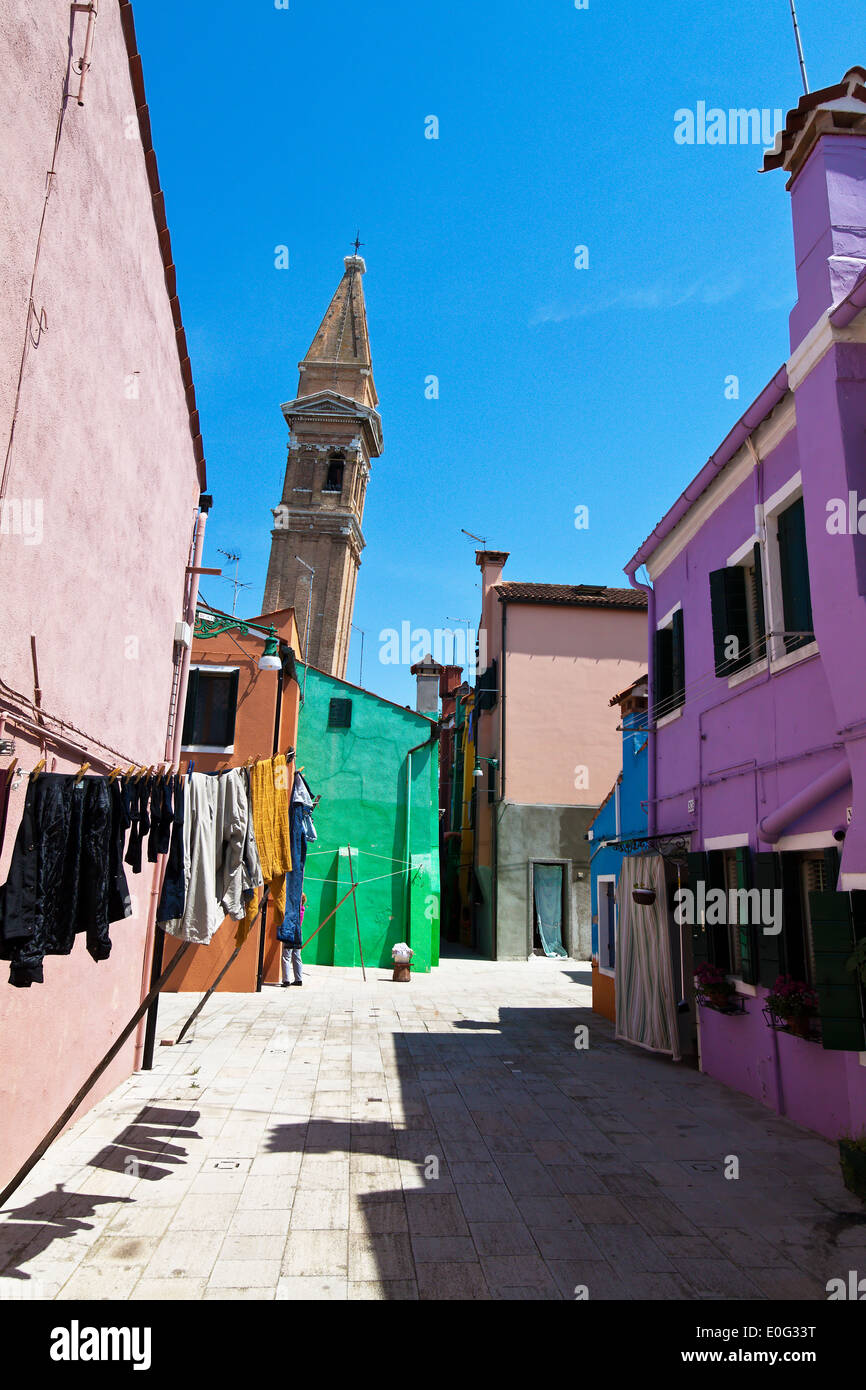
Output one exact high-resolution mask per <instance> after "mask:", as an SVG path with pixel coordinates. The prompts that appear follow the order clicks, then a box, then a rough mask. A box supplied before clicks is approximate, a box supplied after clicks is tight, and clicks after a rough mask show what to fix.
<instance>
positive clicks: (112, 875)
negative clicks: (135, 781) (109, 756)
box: [108, 777, 132, 922]
mask: <svg viewBox="0 0 866 1390" xmlns="http://www.w3.org/2000/svg"><path fill="white" fill-rule="evenodd" d="M109 787H110V793H109V794H110V796H111V838H110V851H109V853H110V862H109V869H108V894H109V899H108V920H109V921H110V922H119V921H121V920H122V919H123V918H124V917H131V916H132V899H131V897H130V895H129V885H128V884H127V881H126V874H125V872H124V868H123V846H124V842H125V840H126V832H127V830H128V829H129V827H130V825H131V824H132V814H131V802H130V794H129V788H128V787H127V786H125V785H124V783H123V781H122V779H121V778H119V777H117V778H115V780H114V781H113V782H111V783H110V784H109Z"/></svg>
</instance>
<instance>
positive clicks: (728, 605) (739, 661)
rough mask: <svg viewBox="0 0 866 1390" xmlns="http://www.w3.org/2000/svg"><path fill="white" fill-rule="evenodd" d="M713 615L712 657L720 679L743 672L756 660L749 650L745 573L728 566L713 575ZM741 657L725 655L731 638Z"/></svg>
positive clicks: (737, 566) (711, 596) (711, 597)
mask: <svg viewBox="0 0 866 1390" xmlns="http://www.w3.org/2000/svg"><path fill="white" fill-rule="evenodd" d="M710 612H711V615H712V620H713V655H714V657H715V662H716V675H717V676H730V675H733V673H734V672H735V671H741V670H742V669H743V667H744V666H748V665H749V663H750V661H752V660H753V659H754V658H753V657H752V655H751V653H750V651H749V618H748V612H747V608H746V571H745V570H744V569H743V567H742V565H728V566H726V567H725V568H724V569H721V570H713V571H712V572H711V574H710ZM732 637H733V638H734V639H735V640H736V644H737V645H736V647H735V651H737V652H738V653H739V655H738V656H731V655H728V654H727V653H726V648H728V647H729V646H730V641H731V638H732Z"/></svg>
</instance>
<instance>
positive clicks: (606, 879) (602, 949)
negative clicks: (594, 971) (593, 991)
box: [595, 874, 619, 980]
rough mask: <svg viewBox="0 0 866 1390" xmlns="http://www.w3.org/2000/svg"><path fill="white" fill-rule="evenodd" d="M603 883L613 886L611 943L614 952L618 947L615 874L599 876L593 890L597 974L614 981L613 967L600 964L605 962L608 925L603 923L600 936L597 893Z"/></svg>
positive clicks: (598, 894)
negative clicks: (596, 941) (596, 933)
mask: <svg viewBox="0 0 866 1390" xmlns="http://www.w3.org/2000/svg"><path fill="white" fill-rule="evenodd" d="M603 883H612V884H613V886H614V895H613V943H614V950H616V948H617V946H618V945H619V921H618V915H619V913H618V909H617V903H616V891H615V890H616V874H599V876H598V878H597V879H596V881H595V884H596V888H595V895H596V896H595V901H596V909H597V910H596V917H597V919H598V973H599V974H600V975H607V977H608V979H610V980H612V979H614V977H615V975H616V969H615V967H614V966H611V965H609V964H602V962H603V961H606V960H607V927H608V923H607V922H605V927H604V935H603V936H602V927H601V893H600V892H599V889H600V888H601V885H602V884H603ZM605 900H607V894H605ZM602 943H604V944H603V945H602Z"/></svg>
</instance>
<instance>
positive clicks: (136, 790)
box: [124, 773, 150, 874]
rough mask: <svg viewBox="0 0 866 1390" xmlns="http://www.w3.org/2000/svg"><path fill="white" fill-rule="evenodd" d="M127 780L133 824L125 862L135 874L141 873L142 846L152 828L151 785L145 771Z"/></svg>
mask: <svg viewBox="0 0 866 1390" xmlns="http://www.w3.org/2000/svg"><path fill="white" fill-rule="evenodd" d="M125 780H127V781H128V782H129V807H130V817H131V820H132V824H131V826H130V831H129V844H128V845H127V847H126V858H125V860H124V863H126V864H128V865H129V867H130V868H131V869H132V872H133V873H134V874H140V873H141V846H142V842H143V840H144V837H145V835H147V833H148V831H149V830H150V816H149V815H148V810H147V808H148V803H149V801H150V786H149V783H148V779H147V778H146V777H145V776H144V774H143V773H140V774H139V775H138V776H134V777H132V778H127V779H125Z"/></svg>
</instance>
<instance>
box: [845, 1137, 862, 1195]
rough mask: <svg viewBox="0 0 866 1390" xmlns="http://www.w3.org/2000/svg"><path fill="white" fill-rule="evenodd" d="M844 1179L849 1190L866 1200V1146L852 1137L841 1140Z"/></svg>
mask: <svg viewBox="0 0 866 1390" xmlns="http://www.w3.org/2000/svg"><path fill="white" fill-rule="evenodd" d="M839 1160H840V1162H841V1164H842V1180H843V1182H844V1183H845V1186H846V1187H847V1189H848V1191H849V1192H853V1193H854V1196H855V1197H859V1198H860V1200H861V1202H866V1148H864V1147H863V1146H862V1145H861V1144H855V1143H854V1141H853V1140H852V1139H840V1140H839Z"/></svg>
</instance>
